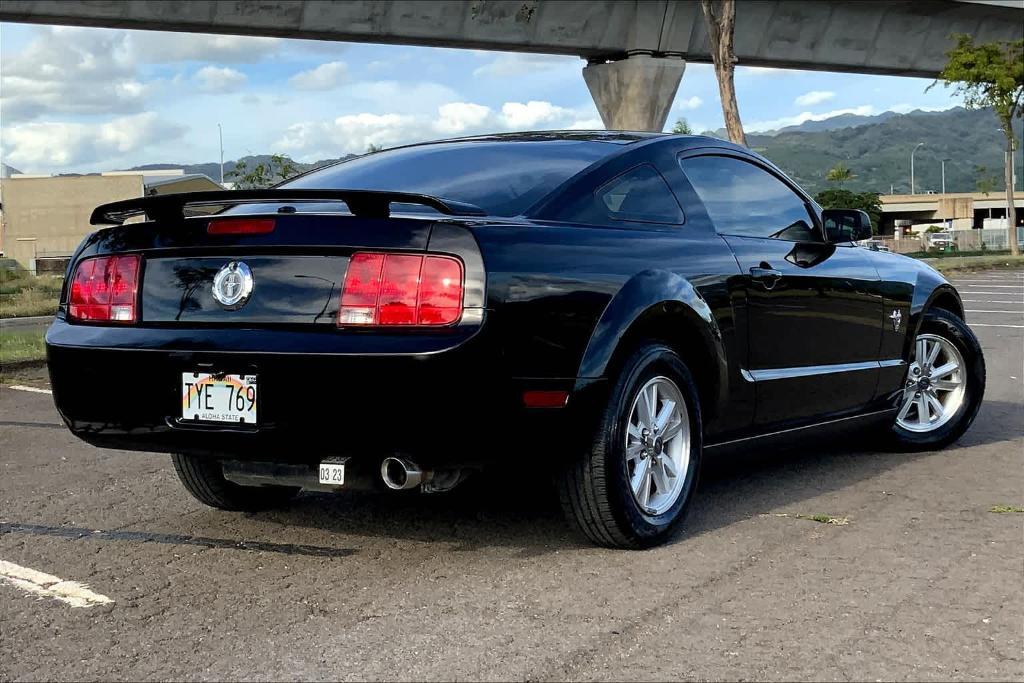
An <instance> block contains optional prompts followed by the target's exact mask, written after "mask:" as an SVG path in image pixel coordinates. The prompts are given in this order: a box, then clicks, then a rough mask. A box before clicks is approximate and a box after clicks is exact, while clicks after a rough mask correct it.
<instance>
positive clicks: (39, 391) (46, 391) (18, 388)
mask: <svg viewBox="0 0 1024 683" xmlns="http://www.w3.org/2000/svg"><path fill="white" fill-rule="evenodd" d="M7 388H8V389H14V390H15V391H31V392H32V393H33V394H52V393H53V392H52V391H50V390H49V389H38V388H36V387H26V386H22V385H21V384H12V385H11V386H9V387H7Z"/></svg>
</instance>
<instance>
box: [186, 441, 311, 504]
mask: <svg viewBox="0 0 1024 683" xmlns="http://www.w3.org/2000/svg"><path fill="white" fill-rule="evenodd" d="M171 461H172V462H173V463H174V471H175V472H177V473H178V479H180V480H181V483H182V484H184V485H185V489H186V490H187V491H188V492H189V493H191V494H192V496H193V497H194V498H195V499H196V500H198V501H199V502H200V503H203V504H204V505H209V506H210V507H214V508H218V509H221V510H241V511H256V510H266V509H268V508H274V507H280V506H281V505H283V504H285V503H287V502H288V501H290V500H291V499H292V498H294V497H295V496H296V495H297V494H298V493H299V489H297V488H294V487H291V486H240V485H239V484H236V483H234V482H231V481H228V480H227V479H225V478H224V471H223V469H222V468H221V465H220V462H218V461H217V460H214V459H212V458H201V457H196V456H193V455H177V454H175V455H172V456H171Z"/></svg>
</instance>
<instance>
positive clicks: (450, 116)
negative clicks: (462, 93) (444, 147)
mask: <svg viewBox="0 0 1024 683" xmlns="http://www.w3.org/2000/svg"><path fill="white" fill-rule="evenodd" d="M437 113H438V118H437V120H436V121H435V122H434V126H435V127H436V128H437V130H438V131H439V132H441V133H444V134H447V135H451V134H458V133H463V132H465V131H467V130H470V129H479V128H480V127H481V126H483V125H484V123H485V122H486V121H487V120H488V118H490V116H491V114H492V112H491V108H490V107H485V106H483V105H480V104H473V103H471V102H450V103H448V104H442V105H441V106H440V107H438V109H437Z"/></svg>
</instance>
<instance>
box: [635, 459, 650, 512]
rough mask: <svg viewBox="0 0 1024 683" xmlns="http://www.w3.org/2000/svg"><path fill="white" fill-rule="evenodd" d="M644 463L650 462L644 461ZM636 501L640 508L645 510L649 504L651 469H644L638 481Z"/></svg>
mask: <svg viewBox="0 0 1024 683" xmlns="http://www.w3.org/2000/svg"><path fill="white" fill-rule="evenodd" d="M644 462H650V460H645V461H644ZM637 499H638V500H639V502H640V507H642V508H644V509H645V510H646V509H647V506H648V505H649V504H650V502H651V468H650V467H645V468H644V476H643V479H642V480H641V481H640V490H639V491H638V492H637Z"/></svg>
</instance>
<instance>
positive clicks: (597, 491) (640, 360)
mask: <svg viewBox="0 0 1024 683" xmlns="http://www.w3.org/2000/svg"><path fill="white" fill-rule="evenodd" d="M657 376H663V377H667V378H668V379H670V380H672V381H673V382H674V383H675V384H676V386H677V388H678V389H679V390H680V393H681V394H682V396H683V399H684V401H685V402H686V412H687V416H688V417H689V427H690V453H689V457H690V460H689V463H690V464H689V468H688V470H687V473H686V476H685V478H684V483H683V487H682V489H681V492H680V493H679V497H678V499H677V500H676V501H675V503H674V504H673V505H672V506H671V507H670V508H669V509H668V510H666V511H665V512H663V513H662V514H659V515H657V516H651V515H648V514H647V512H646V511H644V510H643V509H641V507H640V505H639V503H638V502H637V500H636V498H635V497H634V495H633V491H632V488H631V487H630V482H629V473H628V465H627V463H626V454H625V431H624V430H625V429H626V426H627V422H628V420H629V411H630V410H631V408H632V405H633V401H634V399H635V397H636V395H637V393H638V392H639V391H640V389H641V388H642V387H643V386H644V385H645V383H646V382H647V381H648V380H650V379H651V378H653V377H657ZM701 430H702V424H701V413H700V401H699V398H698V394H697V389H696V385H695V384H694V381H693V377H692V376H691V374H690V371H689V370H688V369H687V367H686V365H685V364H684V363H683V361H682V360H681V359H680V358H679V356H678V355H676V353H675V352H674V351H672V349H670V348H668V347H667V346H664V345H661V344H646V345H644V346H641V347H640V348H638V349H637V350H635V351H634V352H633V353H632V354H631V355H630V357H629V358H628V359H627V360H626V362H625V364H624V365H623V367H622V369H621V371H620V372H619V375H618V377H617V378H616V379H615V382H614V386H613V387H612V389H611V392H610V396H609V399H608V402H607V405H606V406H605V408H604V410H603V412H602V414H601V416H600V419H599V421H598V426H597V430H596V432H595V434H594V435H593V437H592V443H591V444H590V447H589V448H588V449H585V452H584V453H582V454H581V455H580V456H579V457H578V458H576V459H575V460H573V461H570V462H568V463H566V467H565V470H564V471H563V473H562V476H561V477H560V479H559V497H560V498H561V501H562V508H563V510H564V511H565V514H566V517H567V518H568V519H569V521H570V523H571V524H573V525H574V526H575V527H577V528H578V529H579V530H580V531H581V532H582V533H583V534H584V535H586V536H587V538H589V539H590V540H591V541H593V542H594V543H596V544H598V545H602V546H606V547H609V548H633V549H636V548H648V547H651V546H654V545H658V544H660V543H663V542H665V540H666V539H668V538H669V536H670V535H671V534H672V533H673V531H674V530H675V529H676V528H677V527H678V526H679V525H680V524H681V523H682V521H683V519H684V518H685V516H686V513H687V510H688V509H689V506H690V502H691V501H692V499H693V495H694V492H695V491H696V489H697V482H698V479H699V475H700V466H701V452H702V446H703V443H702V439H701V435H702V431H701Z"/></svg>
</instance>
